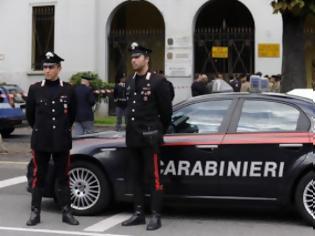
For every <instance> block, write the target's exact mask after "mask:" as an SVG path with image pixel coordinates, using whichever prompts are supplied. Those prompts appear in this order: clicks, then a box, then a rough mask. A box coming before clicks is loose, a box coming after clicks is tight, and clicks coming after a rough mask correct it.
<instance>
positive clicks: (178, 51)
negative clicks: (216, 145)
mask: <svg viewBox="0 0 315 236" xmlns="http://www.w3.org/2000/svg"><path fill="white" fill-rule="evenodd" d="M0 36H1V37H0V82H7V83H17V84H19V85H20V86H21V87H22V88H23V89H25V90H27V88H28V86H29V85H30V84H32V83H34V82H36V81H39V80H41V79H42V75H43V73H42V72H41V70H40V56H41V54H42V53H43V52H44V51H45V50H53V51H55V52H56V53H58V54H60V56H62V57H63V58H64V59H65V61H64V63H63V70H62V73H61V75H62V77H63V79H64V80H68V79H69V78H70V76H71V75H72V74H74V73H77V72H80V71H94V72H96V73H98V74H99V76H100V78H102V79H104V80H105V81H111V82H114V81H115V80H117V78H119V77H120V76H121V75H122V74H123V73H127V74H129V73H130V72H131V68H130V65H129V57H128V51H127V46H128V45H129V44H130V43H131V42H132V41H139V42H140V43H143V44H145V45H146V46H147V47H150V48H152V49H153V54H152V58H151V59H152V60H151V67H152V69H153V70H157V71H164V73H165V75H166V76H167V77H168V79H169V80H170V81H172V82H173V84H174V87H175V93H176V96H175V102H178V101H181V100H183V99H186V98H188V97H190V96H191V93H190V85H191V83H192V80H193V76H194V74H195V73H206V74H209V75H211V74H215V73H224V74H226V75H231V74H238V73H253V72H257V71H261V72H262V73H263V74H278V73H280V72H281V62H282V57H281V55H282V18H281V15H275V14H273V10H272V7H271V6H270V0H148V1H142V0H138V1H136V0H132V1H126V0H1V1H0Z"/></svg>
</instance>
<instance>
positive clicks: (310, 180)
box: [295, 171, 315, 227]
mask: <svg viewBox="0 0 315 236" xmlns="http://www.w3.org/2000/svg"><path fill="white" fill-rule="evenodd" d="M314 178H315V172H314V171H311V172H309V173H307V174H306V175H304V176H303V177H302V179H301V180H300V181H299V183H298V185H297V188H296V192H295V204H296V207H297V210H298V211H299V212H300V214H301V216H302V217H303V218H304V219H305V220H306V222H307V223H308V224H310V225H312V226H313V227H314V226H315V213H314V210H315V201H314V197H315V181H314Z"/></svg>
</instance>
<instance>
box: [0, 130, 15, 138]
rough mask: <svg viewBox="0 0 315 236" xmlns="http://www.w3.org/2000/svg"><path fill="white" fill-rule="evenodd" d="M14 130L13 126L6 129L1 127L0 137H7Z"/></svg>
mask: <svg viewBox="0 0 315 236" xmlns="http://www.w3.org/2000/svg"><path fill="white" fill-rule="evenodd" d="M13 131H14V128H6V129H1V130H0V133H1V135H2V137H4V138H7V137H9V136H10V134H11V133H12V132H13Z"/></svg>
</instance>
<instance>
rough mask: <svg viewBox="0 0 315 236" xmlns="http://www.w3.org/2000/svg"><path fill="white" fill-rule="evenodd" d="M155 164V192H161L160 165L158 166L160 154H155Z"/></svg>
mask: <svg viewBox="0 0 315 236" xmlns="http://www.w3.org/2000/svg"><path fill="white" fill-rule="evenodd" d="M153 162H154V180H155V184H154V186H155V190H156V191H159V190H161V185H160V174H159V165H158V154H157V153H153Z"/></svg>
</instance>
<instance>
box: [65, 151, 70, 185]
mask: <svg viewBox="0 0 315 236" xmlns="http://www.w3.org/2000/svg"><path fill="white" fill-rule="evenodd" d="M67 158H68V160H67V164H66V176H67V177H68V178H67V182H68V186H70V178H69V171H70V164H71V160H70V154H69V153H68V155H67Z"/></svg>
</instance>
